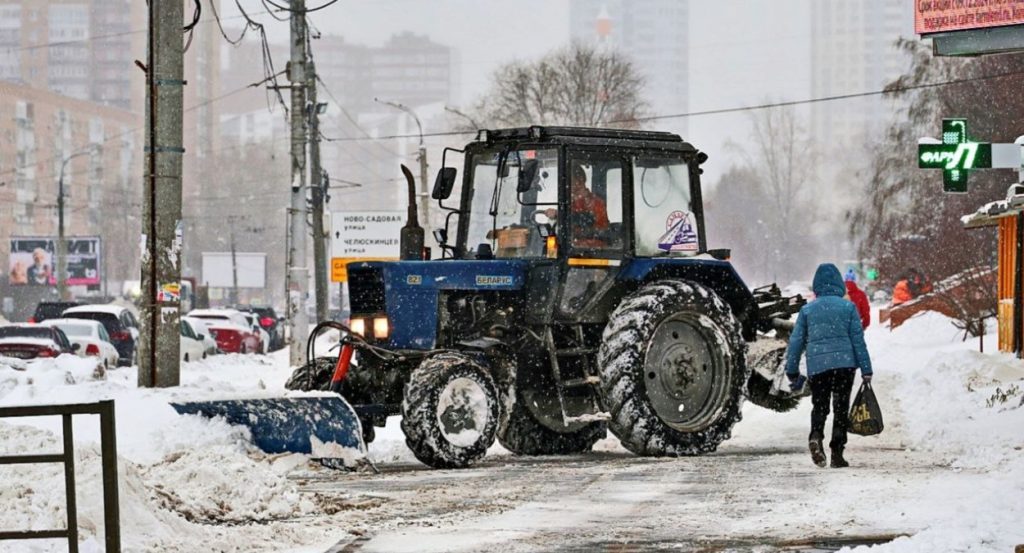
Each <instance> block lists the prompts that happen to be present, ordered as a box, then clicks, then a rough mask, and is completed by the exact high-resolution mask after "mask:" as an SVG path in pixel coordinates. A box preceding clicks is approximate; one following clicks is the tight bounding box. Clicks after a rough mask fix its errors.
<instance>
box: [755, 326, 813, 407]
mask: <svg viewBox="0 0 1024 553" xmlns="http://www.w3.org/2000/svg"><path fill="white" fill-rule="evenodd" d="M755 350H756V351H755ZM785 359H786V342H784V341H782V340H771V339H764V340H758V341H757V342H754V344H753V346H751V348H750V350H749V351H748V352H747V365H749V366H750V367H752V370H751V372H750V380H748V381H747V400H748V401H750V402H751V403H753V404H754V405H757V406H759V407H764V408H765V409H771V410H772V411H776V412H779V413H785V412H786V411H792V410H793V409H796V408H797V406H798V405H800V400H801V399H802V398H801V397H800V396H791V395H782V394H779V395H773V394H772V393H771V391H772V381H773V380H775V377H776V376H777V375H778V373H779V372H780V371H782V370H783V366H782V365H783V362H784V360H785Z"/></svg>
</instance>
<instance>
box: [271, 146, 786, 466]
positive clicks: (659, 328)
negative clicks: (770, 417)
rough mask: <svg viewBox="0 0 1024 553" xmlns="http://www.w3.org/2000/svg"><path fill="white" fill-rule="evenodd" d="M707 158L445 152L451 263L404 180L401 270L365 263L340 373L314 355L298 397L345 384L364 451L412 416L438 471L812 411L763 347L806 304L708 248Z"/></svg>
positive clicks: (636, 444) (704, 447) (699, 441)
mask: <svg viewBox="0 0 1024 553" xmlns="http://www.w3.org/2000/svg"><path fill="white" fill-rule="evenodd" d="M453 153H456V154H461V156H460V157H461V158H462V159H463V160H464V161H463V163H462V167H461V168H456V167H448V166H447V161H448V159H449V157H450V154H453ZM706 159H707V155H706V154H704V153H702V152H700V151H698V150H697V149H696V148H694V147H693V146H692V145H690V144H689V143H687V142H685V141H683V140H682V139H681V138H680V137H679V136H678V135H675V134H670V133H665V132H651V131H635V130H611V129H590V128H587V129H584V128H566V127H539V126H535V127H529V128H516V129H505V130H493V131H480V133H479V135H478V136H477V140H476V141H474V142H472V143H470V144H468V145H467V146H466V147H465V149H464V150H455V149H450V148H449V149H446V150H445V152H444V160H445V162H444V165H445V166H444V167H443V168H442V169H441V170H440V172H439V173H438V177H437V180H436V182H435V184H434V188H433V192H432V198H433V199H435V200H437V201H438V205H439V208H440V210H441V213H442V214H443V215H444V218H443V221H444V223H443V226H442V228H439V229H437V230H435V231H434V237H435V238H436V240H437V242H438V243H439V244H440V249H441V256H440V259H426V258H427V257H429V255H424V251H425V250H424V248H423V231H422V230H421V229H419V228H418V224H417V222H416V220H415V213H416V211H415V205H414V197H413V193H412V188H413V183H412V177H411V174H409V173H408V172H407V178H408V180H409V186H410V210H409V211H410V222H409V224H408V225H407V227H406V228H405V229H404V230H403V234H402V248H403V254H402V257H403V259H402V260H401V261H395V262H357V263H351V264H349V265H348V279H349V280H348V286H349V294H350V304H351V313H352V315H351V324H350V325H349V328H348V330H350V332H351V336H350V337H349V338H346V340H345V344H346V348H345V349H343V351H342V354H341V358H342V360H341V362H339V359H338V358H320V359H312V360H311V361H310V362H309V363H307V365H306V366H304V367H300V368H299V369H297V370H296V372H295V373H294V374H293V375H292V378H291V379H290V380H289V384H288V386H289V387H291V388H297V389H306V390H316V389H328V388H331V386H332V379H333V389H335V390H337V391H339V392H340V393H341V395H342V396H343V397H344V398H345V399H347V400H348V402H349V403H351V404H352V405H353V406H354V408H355V412H356V413H357V414H358V417H359V418H360V419H361V422H362V432H363V435H364V438H365V439H366V441H371V440H372V439H373V427H374V426H377V427H380V426H383V425H384V422H385V419H386V418H387V417H388V416H391V415H402V429H403V431H404V433H405V436H406V441H407V443H408V445H409V447H410V448H411V449H412V451H413V453H414V454H415V455H416V457H417V458H418V459H419V460H421V461H422V462H424V463H425V464H427V465H430V466H432V467H448V468H451V467H465V466H468V465H470V464H472V463H473V462H475V461H477V460H479V459H481V458H482V457H483V456H484V455H485V453H486V451H487V450H488V448H489V447H490V446H491V445H492V444H493V443H494V440H498V442H500V443H501V444H502V445H503V446H504V447H505V448H507V449H508V450H510V451H512V452H514V453H516V454H524V455H546V454H569V453H579V452H583V451H587V450H589V449H590V448H591V447H592V446H593V445H594V443H595V442H597V441H598V440H600V439H601V438H603V437H605V436H606V432H607V431H608V430H611V432H612V433H613V434H615V436H617V437H618V438H619V440H621V442H622V445H623V446H625V447H626V448H627V449H629V450H630V451H632V452H635V453H636V454H638V455H647V456H678V455H696V454H701V453H706V452H710V451H713V450H714V449H715V448H716V447H717V446H718V445H719V444H720V443H721V442H722V441H723V440H726V439H728V438H729V437H730V434H731V431H732V427H733V425H734V424H735V423H736V422H737V421H739V420H740V418H741V412H740V408H741V405H742V403H743V401H744V399H745V397H748V396H749V397H751V399H753V400H755V402H757V403H759V404H762V405H765V406H767V407H770V408H773V409H778V410H783V409H788V408H791V407H792V406H793V405H795V404H794V403H793V402H792V401H789V400H787V398H773V397H770V396H769V394H768V388H769V386H768V384H769V383H770V380H771V378H772V376H773V371H774V365H775V361H777V360H778V359H779V358H780V356H781V352H782V351H783V348H784V343H782V342H779V341H777V340H776V341H775V342H774V343H773V344H772V346H771V347H769V348H767V349H766V348H761V351H762V352H763V353H764V357H766V358H767V359H770V360H771V361H770V362H769V363H767V364H766V365H765V366H766V367H769V368H768V369H766V370H764V371H761V372H753V373H752V364H753V362H750V363H748V359H747V357H748V354H747V350H748V342H752V341H754V340H755V339H756V338H757V335H758V333H759V332H767V331H770V330H772V329H773V328H774V329H780V330H784V329H785V327H786V326H787V321H786V319H788V318H789V317H790V316H791V315H792V314H793V313H795V312H796V311H797V310H798V309H799V307H800V305H802V299H801V298H799V297H794V298H784V297H782V296H781V294H780V293H779V291H778V289H777V288H776V287H775V286H774V285H773V286H769V287H765V288H762V289H757V290H751V289H750V288H748V287H747V285H746V284H744V282H743V280H742V279H741V278H740V277H739V275H737V273H736V271H735V270H734V269H733V266H732V265H731V264H730V263H729V261H728V256H729V254H728V251H727V250H709V249H708V247H707V244H706V237H705V233H704V211H703V206H702V202H701V186H700V175H701V172H702V171H701V164H702V163H704V161H705V160H706ZM460 170H461V172H462V178H461V180H460V179H459V178H458V174H459V171H460ZM456 188H460V190H459V193H458V194H457V195H455V198H456V199H455V200H454V201H450V200H451V198H452V196H453V192H454V191H455V189H456ZM446 202H449V203H446ZM439 220H440V219H439ZM452 230H454V239H451V238H450V237H451V234H450V231H452ZM353 347H354V355H353V350H352V348H353ZM342 364H344V370H342V371H338V370H337V369H338V368H339V367H340V366H341V365H342ZM342 378H343V379H342ZM748 384H749V385H748Z"/></svg>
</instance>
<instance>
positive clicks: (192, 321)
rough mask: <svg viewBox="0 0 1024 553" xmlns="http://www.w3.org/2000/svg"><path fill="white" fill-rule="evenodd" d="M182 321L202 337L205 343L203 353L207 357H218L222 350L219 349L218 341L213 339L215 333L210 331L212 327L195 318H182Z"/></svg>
mask: <svg viewBox="0 0 1024 553" xmlns="http://www.w3.org/2000/svg"><path fill="white" fill-rule="evenodd" d="M181 320H183V321H185V322H187V323H188V324H189V326H191V327H192V332H194V333H195V334H196V335H197V336H200V337H201V338H200V339H201V340H202V342H203V351H205V352H206V355H207V356H210V355H217V354H218V353H220V350H219V349H217V340H214V339H213V332H212V331H211V330H210V325H209V324H207V322H206V321H205V320H203V319H197V318H195V317H182V318H181Z"/></svg>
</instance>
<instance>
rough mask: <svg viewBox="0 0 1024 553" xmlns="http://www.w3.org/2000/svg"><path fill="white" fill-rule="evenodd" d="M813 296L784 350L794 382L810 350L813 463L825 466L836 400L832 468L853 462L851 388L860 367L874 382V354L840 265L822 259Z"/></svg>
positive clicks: (864, 377)
mask: <svg viewBox="0 0 1024 553" xmlns="http://www.w3.org/2000/svg"><path fill="white" fill-rule="evenodd" d="M812 289H813V290H814V295H815V299H814V301H812V302H810V303H808V304H807V305H805V306H804V307H803V309H801V310H800V315H799V316H798V317H797V319H796V327H795V328H794V329H793V335H792V336H790V338H789V349H788V350H787V352H786V376H788V377H789V380H790V382H795V381H796V380H797V379H798V377H799V376H800V372H799V371H800V356H801V355H803V354H804V353H805V352H806V353H807V378H808V382H809V384H810V386H811V403H813V409H812V410H811V435H810V440H809V441H810V444H809V447H810V450H811V458H812V459H813V460H814V464H816V465H818V466H819V467H824V466H825V461H826V459H825V451H824V449H823V448H822V444H821V442H822V440H824V439H825V419H826V418H828V411H829V403H831V404H832V410H833V415H832V440H831V441H830V442H829V448H830V449H831V450H832V467H833V468H841V467H848V466H850V465H849V463H847V462H846V459H844V458H843V448H844V447H846V430H847V428H849V426H850V421H849V411H850V391H851V390H852V389H853V379H854V376H855V374H856V372H857V369H858V368H859V369H860V374H861V378H862V379H863V380H864V381H865V382H870V381H871V358H870V357H869V356H868V347H867V344H865V343H864V329H863V328H862V327H861V320H860V315H859V314H858V313H857V307H856V306H854V305H853V303H851V302H849V301H847V300H845V299H843V296H844V295H845V294H846V286H845V285H844V283H843V277H842V274H840V272H839V269H838V268H837V267H836V266H835V265H833V264H831V263H822V264H821V265H819V266H818V270H817V271H815V273H814V284H813V285H812Z"/></svg>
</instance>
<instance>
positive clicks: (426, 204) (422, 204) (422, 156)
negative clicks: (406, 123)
mask: <svg viewBox="0 0 1024 553" xmlns="http://www.w3.org/2000/svg"><path fill="white" fill-rule="evenodd" d="M418 157H419V162H420V201H419V208H420V224H421V225H423V228H424V229H426V231H427V235H428V236H429V235H430V232H431V229H432V228H434V225H433V224H431V221H430V193H429V192H427V148H426V146H424V145H423V131H422V130H420V149H419V156H418Z"/></svg>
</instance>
